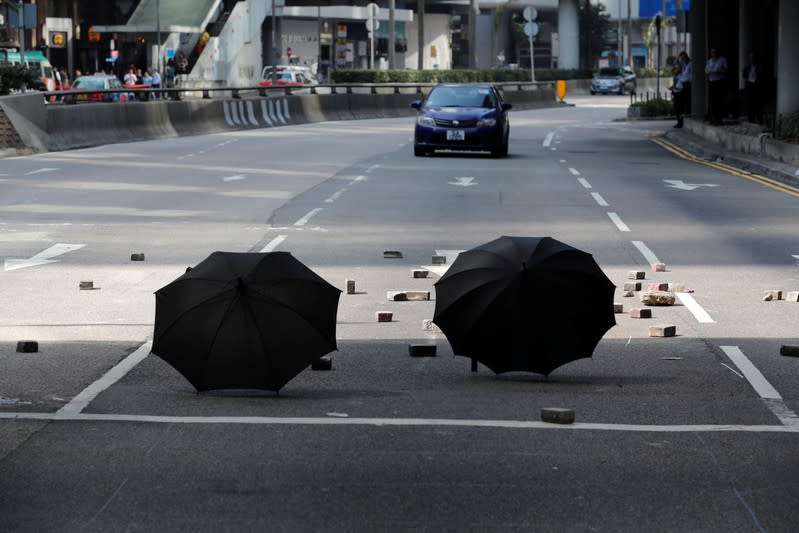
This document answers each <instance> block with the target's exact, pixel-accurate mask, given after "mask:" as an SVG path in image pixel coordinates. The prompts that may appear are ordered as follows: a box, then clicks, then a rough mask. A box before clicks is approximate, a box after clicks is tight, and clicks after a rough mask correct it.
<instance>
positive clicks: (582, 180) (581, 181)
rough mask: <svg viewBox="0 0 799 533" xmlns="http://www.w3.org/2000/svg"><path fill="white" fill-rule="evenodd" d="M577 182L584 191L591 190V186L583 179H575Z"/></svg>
mask: <svg viewBox="0 0 799 533" xmlns="http://www.w3.org/2000/svg"><path fill="white" fill-rule="evenodd" d="M577 182H578V183H579V184H580V185H582V186H583V187H585V188H586V189H590V188H591V184H590V183H588V180H587V179H585V178H577Z"/></svg>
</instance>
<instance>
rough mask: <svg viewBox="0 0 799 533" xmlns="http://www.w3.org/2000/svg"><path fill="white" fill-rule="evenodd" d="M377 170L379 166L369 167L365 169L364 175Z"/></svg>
mask: <svg viewBox="0 0 799 533" xmlns="http://www.w3.org/2000/svg"><path fill="white" fill-rule="evenodd" d="M378 168H380V165H372V166H371V167H369V168H367V169H366V173H367V174H371V173H372V171H373V170H377V169H378Z"/></svg>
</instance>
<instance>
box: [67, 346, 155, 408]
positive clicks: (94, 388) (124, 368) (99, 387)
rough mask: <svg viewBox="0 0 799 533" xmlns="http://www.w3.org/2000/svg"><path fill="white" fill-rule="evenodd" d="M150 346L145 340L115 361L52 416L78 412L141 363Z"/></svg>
mask: <svg viewBox="0 0 799 533" xmlns="http://www.w3.org/2000/svg"><path fill="white" fill-rule="evenodd" d="M152 346H153V343H152V342H145V343H144V344H142V345H141V346H139V349H138V350H136V351H135V352H133V353H132V354H130V355H129V356H127V357H126V358H124V359H123V360H122V361H120V362H119V363H117V365H116V366H114V368H112V369H111V370H109V371H108V372H106V373H105V375H104V376H103V377H101V378H100V379H98V380H97V381H95V382H94V383H92V384H91V385H89V386H88V387H86V388H85V389H83V391H81V392H80V394H78V395H77V396H75V397H74V398H72V400H71V401H70V402H69V403H68V404H66V405H65V406H64V407H62V408H61V409H59V410H58V411H57V412H56V413H55V416H54V418H61V417H62V416H63V417H70V416H74V415H78V414H80V412H81V411H83V410H84V409H85V408H86V406H88V405H89V403H90V402H91V401H92V400H94V399H95V398H96V397H97V395H99V394H100V393H101V392H103V391H104V390H105V389H107V388H108V387H110V386H111V385H113V384H114V383H116V382H117V381H119V380H120V379H122V378H123V377H124V376H125V374H127V373H128V372H129V371H130V370H131V369H132V368H133V367H135V366H136V365H138V364H139V363H141V362H142V361H143V360H144V358H145V357H147V355H149V353H150V349H151V348H152Z"/></svg>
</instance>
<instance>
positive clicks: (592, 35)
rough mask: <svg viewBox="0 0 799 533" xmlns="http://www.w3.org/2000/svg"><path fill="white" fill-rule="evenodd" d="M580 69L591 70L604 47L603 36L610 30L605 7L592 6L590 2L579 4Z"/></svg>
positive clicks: (600, 4) (586, 0) (601, 5)
mask: <svg viewBox="0 0 799 533" xmlns="http://www.w3.org/2000/svg"><path fill="white" fill-rule="evenodd" d="M578 16H579V22H578V24H579V27H580V67H581V68H585V69H593V68H594V66H595V65H596V64H597V63H598V60H599V55H600V54H601V53H602V49H603V48H604V46H605V36H606V35H607V33H608V30H610V15H609V14H607V13H605V5H604V4H602V3H599V4H596V5H594V4H593V3H592V2H591V0H585V2H580V11H579V15H578Z"/></svg>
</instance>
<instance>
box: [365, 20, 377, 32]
mask: <svg viewBox="0 0 799 533" xmlns="http://www.w3.org/2000/svg"><path fill="white" fill-rule="evenodd" d="M379 27H380V21H379V20H377V19H366V29H367V30H368V31H375V30H377V29H378V28H379Z"/></svg>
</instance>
